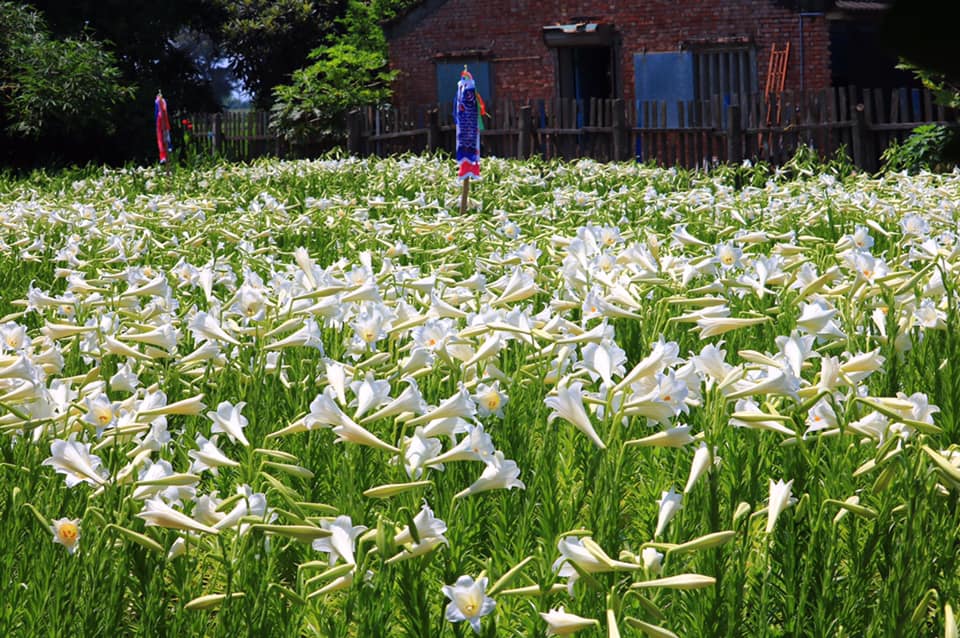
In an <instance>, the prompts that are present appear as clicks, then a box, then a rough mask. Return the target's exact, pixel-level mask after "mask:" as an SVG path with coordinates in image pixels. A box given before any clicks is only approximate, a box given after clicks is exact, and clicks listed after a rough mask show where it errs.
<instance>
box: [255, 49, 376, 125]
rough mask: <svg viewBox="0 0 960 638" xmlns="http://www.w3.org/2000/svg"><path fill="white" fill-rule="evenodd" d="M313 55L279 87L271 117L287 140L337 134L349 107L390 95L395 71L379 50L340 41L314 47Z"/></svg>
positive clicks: (273, 123)
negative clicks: (288, 81)
mask: <svg viewBox="0 0 960 638" xmlns="http://www.w3.org/2000/svg"><path fill="white" fill-rule="evenodd" d="M310 58H311V59H312V60H315V62H314V63H313V64H311V65H310V66H308V67H306V68H303V69H300V70H299V71H296V72H294V74H293V82H292V83H291V84H289V85H280V86H277V87H276V88H275V89H274V96H275V98H276V104H275V105H274V107H273V112H272V116H271V123H272V125H273V126H274V127H276V128H278V129H280V130H282V131H283V132H284V135H285V136H286V137H287V139H288V140H291V141H304V140H307V139H316V138H331V137H332V138H337V137H339V136H341V135H342V134H343V131H344V124H345V118H346V114H347V112H348V110H349V109H350V108H352V107H355V106H361V105H367V104H377V103H379V102H382V101H384V100H386V99H387V98H388V97H389V95H390V91H389V83H390V81H391V80H392V79H393V77H394V75H395V72H393V71H388V70H386V68H385V65H386V60H385V59H384V57H383V56H382V55H381V54H380V53H379V52H376V51H369V50H364V49H360V48H358V47H356V46H355V45H353V44H335V45H333V46H330V47H323V48H319V49H315V50H314V51H313V52H312V53H311V54H310Z"/></svg>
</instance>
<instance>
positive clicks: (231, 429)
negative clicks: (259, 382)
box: [207, 401, 250, 447]
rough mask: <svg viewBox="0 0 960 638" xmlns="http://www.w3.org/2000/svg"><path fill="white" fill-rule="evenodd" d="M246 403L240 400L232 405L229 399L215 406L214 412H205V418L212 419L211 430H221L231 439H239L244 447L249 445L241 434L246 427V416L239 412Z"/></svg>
mask: <svg viewBox="0 0 960 638" xmlns="http://www.w3.org/2000/svg"><path fill="white" fill-rule="evenodd" d="M246 404H247V403H246V401H241V402H240V403H238V404H236V405H234V404H232V403H230V402H229V401H223V402H221V403H220V405H218V406H217V411H216V412H207V418H209V419H210V420H211V421H213V426H212V427H211V428H210V431H211V432H223V433H224V434H226V435H227V436H228V437H230V440H231V441H239V442H240V443H241V444H243V445H244V446H245V447H249V446H250V442H249V441H248V440H247V437H246V436H244V434H243V429H244V428H245V427H247V417H245V416H243V415H242V414H240V411H241V410H242V409H243V406H245V405H246Z"/></svg>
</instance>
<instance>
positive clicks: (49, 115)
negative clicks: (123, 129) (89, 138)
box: [0, 2, 133, 138]
mask: <svg viewBox="0 0 960 638" xmlns="http://www.w3.org/2000/svg"><path fill="white" fill-rule="evenodd" d="M0 24H2V25H3V26H2V27H0V106H2V112H3V121H2V124H3V126H4V128H5V129H6V131H7V132H8V133H10V134H13V135H16V136H22V137H33V138H37V137H39V136H40V134H41V132H44V133H49V132H51V131H58V132H74V131H77V130H79V129H82V128H84V127H90V126H101V127H105V128H107V129H109V128H110V127H111V126H112V125H113V122H112V118H111V117H110V114H111V112H112V110H113V108H114V106H115V105H117V104H118V103H120V102H122V101H124V100H126V99H129V98H130V97H131V95H132V91H133V89H132V87H130V86H127V85H125V84H123V83H122V80H121V76H120V70H119V69H118V68H117V66H116V59H115V57H114V56H113V54H112V53H110V52H109V51H107V50H106V48H105V47H104V46H103V45H102V44H101V43H99V42H97V41H95V40H92V39H90V38H86V37H83V38H79V39H75V38H66V39H63V40H57V39H54V38H52V37H51V36H50V34H49V33H48V31H47V28H46V25H45V23H44V21H43V18H42V17H41V16H40V15H39V14H38V13H37V12H36V11H33V10H32V9H30V8H29V7H26V6H23V5H16V4H13V3H9V2H3V3H0Z"/></svg>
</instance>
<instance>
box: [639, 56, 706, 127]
mask: <svg viewBox="0 0 960 638" xmlns="http://www.w3.org/2000/svg"><path fill="white" fill-rule="evenodd" d="M633 71H634V76H633V77H634V80H633V82H634V87H635V89H636V91H635V95H636V100H637V104H638V105H639V104H640V102H645V101H648V100H660V101H665V102H666V103H667V126H671V127H673V126H677V125H678V124H679V123H680V120H679V117H678V115H677V102H678V101H680V100H682V101H687V100H692V99H693V53H692V52H690V51H671V52H667V53H635V54H634V56H633ZM637 113H638V117H640V118H642V117H643V111H642V109H641V108H638V109H637Z"/></svg>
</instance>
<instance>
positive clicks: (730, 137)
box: [727, 104, 743, 165]
mask: <svg viewBox="0 0 960 638" xmlns="http://www.w3.org/2000/svg"><path fill="white" fill-rule="evenodd" d="M741 137H742V128H741V126H740V105H738V104H731V105H730V106H728V107H727V162H728V163H730V164H737V165H739V164H740V163H742V162H743V140H742V139H741Z"/></svg>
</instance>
